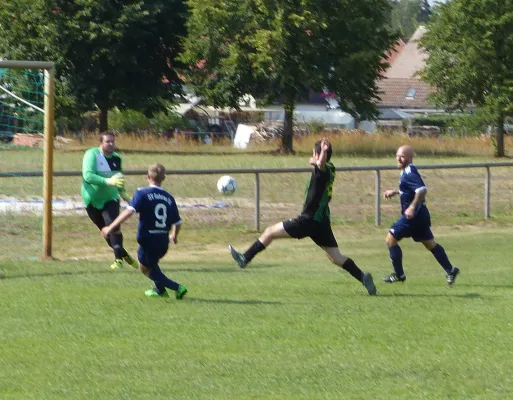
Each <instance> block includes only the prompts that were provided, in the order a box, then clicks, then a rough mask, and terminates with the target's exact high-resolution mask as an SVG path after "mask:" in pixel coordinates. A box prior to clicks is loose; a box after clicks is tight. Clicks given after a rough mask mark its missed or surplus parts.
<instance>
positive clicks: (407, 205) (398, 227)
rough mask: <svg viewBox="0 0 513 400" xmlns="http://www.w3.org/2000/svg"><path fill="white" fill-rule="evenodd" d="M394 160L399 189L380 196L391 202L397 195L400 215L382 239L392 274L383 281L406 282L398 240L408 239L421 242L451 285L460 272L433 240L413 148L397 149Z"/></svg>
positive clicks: (425, 190) (424, 192)
mask: <svg viewBox="0 0 513 400" xmlns="http://www.w3.org/2000/svg"><path fill="white" fill-rule="evenodd" d="M396 160H397V167H398V168H399V169H400V170H401V178H400V180H399V190H395V189H392V190H386V191H385V192H384V194H383V196H384V198H385V199H391V198H392V197H394V196H395V195H400V199H401V214H402V215H401V217H400V218H399V219H398V220H397V221H396V222H395V223H394V224H393V225H392V227H391V228H390V230H389V231H388V234H387V237H386V239H385V242H386V244H387V246H388V251H389V252H390V260H391V261H392V265H393V267H394V272H392V273H391V274H390V275H388V276H386V277H385V278H384V279H383V280H384V281H385V282H388V283H394V282H404V281H405V280H406V275H405V273H404V269H403V253H402V250H401V247H399V241H400V240H401V239H403V238H408V237H411V238H412V239H413V240H414V241H416V242H421V243H422V244H423V245H424V246H425V247H426V249H428V250H429V251H430V252H431V253H432V254H433V256H434V257H435V258H436V260H437V261H438V263H439V264H440V265H441V266H442V268H443V269H444V270H445V272H446V274H447V283H448V284H449V285H452V284H453V283H454V281H455V280H456V277H457V276H458V274H459V273H460V270H459V269H458V268H456V267H455V266H453V265H452V264H451V262H450V261H449V258H448V257H447V254H446V253H445V250H444V248H443V247H442V246H440V245H439V244H437V243H436V242H435V240H434V236H433V233H432V232H431V217H430V215H429V210H428V208H427V206H426V203H425V199H426V193H427V187H426V185H424V181H423V180H422V178H421V176H420V174H419V171H418V170H417V168H416V167H415V166H414V165H413V148H412V147H411V146H401V147H399V149H398V150H397V153H396Z"/></svg>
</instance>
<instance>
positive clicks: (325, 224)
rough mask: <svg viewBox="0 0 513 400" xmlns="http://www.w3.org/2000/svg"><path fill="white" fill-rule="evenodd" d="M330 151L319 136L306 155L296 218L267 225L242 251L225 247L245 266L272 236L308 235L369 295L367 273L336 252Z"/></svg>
mask: <svg viewBox="0 0 513 400" xmlns="http://www.w3.org/2000/svg"><path fill="white" fill-rule="evenodd" d="M331 153H332V148H331V143H330V142H329V141H328V140H326V139H323V140H319V141H317V142H316V143H315V146H314V149H313V155H312V157H311V158H310V164H311V165H313V167H314V169H313V171H312V175H311V177H310V179H309V180H308V183H307V186H306V194H305V203H304V205H303V211H302V212H301V214H300V215H299V216H298V217H296V218H293V219H288V220H286V221H283V222H278V223H277V224H275V225H272V226H270V227H268V228H267V229H266V230H265V231H264V233H263V234H262V235H261V236H260V237H259V238H258V240H256V241H255V242H254V243H253V244H252V245H251V246H250V247H249V248H248V249H247V250H246V252H245V253H239V252H238V251H236V250H235V249H234V248H233V247H232V246H228V249H229V250H230V253H231V255H232V257H233V258H234V260H235V261H236V262H237V264H239V267H241V268H245V267H246V266H247V265H248V263H249V262H250V261H251V260H252V259H253V258H254V257H255V256H256V255H257V254H258V253H259V252H261V251H263V250H265V249H266V248H267V247H268V246H269V245H270V244H271V242H272V241H273V240H274V239H280V238H295V239H303V238H305V237H309V238H310V239H312V240H313V241H314V243H315V244H317V245H318V246H319V247H321V248H322V249H323V250H324V251H325V252H326V254H327V256H328V258H329V259H330V261H331V262H332V263H334V264H336V265H338V266H340V267H342V268H343V269H344V270H346V271H347V272H349V273H350V274H351V276H353V277H354V278H355V279H357V280H358V281H360V282H361V283H362V284H363V285H364V286H365V288H366V289H367V291H368V293H369V294H370V295H375V294H376V286H375V285H374V282H373V280H372V276H371V274H369V273H364V272H362V270H361V269H360V268H358V266H357V265H356V264H355V263H354V261H353V260H352V259H351V258H349V257H346V256H344V255H342V254H341V253H340V250H339V248H338V244H337V241H336V239H335V236H334V235H333V231H332V229H331V222H330V208H329V202H330V200H331V197H332V193H333V183H334V181H335V166H334V165H333V164H332V163H331V162H330V159H331Z"/></svg>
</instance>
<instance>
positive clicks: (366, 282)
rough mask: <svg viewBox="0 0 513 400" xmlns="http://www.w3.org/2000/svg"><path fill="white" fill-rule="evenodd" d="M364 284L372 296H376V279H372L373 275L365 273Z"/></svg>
mask: <svg viewBox="0 0 513 400" xmlns="http://www.w3.org/2000/svg"><path fill="white" fill-rule="evenodd" d="M362 284H363V286H365V289H367V292H369V295H370V296H376V285H374V281H373V280H372V275H371V274H369V273H364V274H363V277H362Z"/></svg>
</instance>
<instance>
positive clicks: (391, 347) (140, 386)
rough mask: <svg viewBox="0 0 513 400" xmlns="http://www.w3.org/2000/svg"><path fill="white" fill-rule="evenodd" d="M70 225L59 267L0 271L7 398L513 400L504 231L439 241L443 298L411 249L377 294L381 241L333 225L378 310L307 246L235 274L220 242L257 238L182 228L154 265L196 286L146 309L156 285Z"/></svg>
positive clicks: (26, 264) (276, 251)
mask: <svg viewBox="0 0 513 400" xmlns="http://www.w3.org/2000/svg"><path fill="white" fill-rule="evenodd" d="M77 228H78V229H80V228H84V232H83V234H82V235H81V237H80V238H79V237H77V236H78V235H77V234H71V233H70V234H68V239H67V240H66V241H64V243H66V244H67V245H69V246H70V248H69V249H67V250H66V251H65V250H63V249H62V245H63V243H62V241H60V242H59V243H61V244H57V249H58V253H59V254H62V255H63V256H62V259H61V260H60V261H56V262H44V263H42V262H38V261H30V260H24V259H19V260H15V261H13V260H6V259H3V260H0V270H1V274H2V278H3V279H1V280H0V287H1V290H0V304H2V323H1V324H0V335H1V337H2V340H1V342H0V343H1V345H0V363H1V365H2V368H0V398H2V399H17V398H23V399H38V400H41V399H52V400H55V399H91V398H94V399H252V398H254V399H257V398H258V399H300V398H304V399H316V398H326V399H342V398H343V399H510V398H512V396H513V379H512V376H511V370H512V368H513V361H512V360H513V358H512V357H511V355H512V350H511V329H512V327H511V320H512V319H511V318H512V312H511V303H512V301H513V292H512V289H513V284H512V283H511V277H510V275H511V268H510V264H511V254H512V253H511V245H510V244H511V241H512V240H513V233H512V231H511V230H510V229H504V228H500V227H488V228H475V229H470V228H465V229H461V228H460V229H458V228H452V229H451V228H439V229H438V232H437V233H438V235H439V239H440V242H441V243H442V244H443V245H444V246H445V247H446V249H447V251H448V254H449V256H450V257H451V258H452V260H453V262H454V263H455V264H457V265H458V266H459V267H460V268H461V270H462V273H461V275H460V277H459V278H458V280H457V282H456V284H455V286H454V287H448V286H447V284H446V282H445V279H444V278H445V277H444V274H443V271H442V269H441V268H440V267H439V266H438V265H437V264H436V262H435V260H434V259H433V257H432V256H431V255H430V254H429V253H428V252H426V251H425V250H423V248H421V246H419V245H415V244H413V243H412V242H408V241H405V242H404V244H403V251H404V255H405V268H406V271H407V274H408V280H407V281H406V282H405V283H404V284H395V285H390V286H386V285H385V284H384V283H380V282H379V281H380V278H381V277H382V276H383V275H385V274H386V273H388V272H390V266H389V262H388V254H387V251H386V248H385V247H384V245H383V236H384V232H383V231H382V230H379V229H375V228H370V227H368V228H360V229H353V230H349V231H348V230H346V229H344V228H342V227H338V228H336V235H337V237H338V238H339V241H340V244H341V247H342V249H343V250H344V252H345V253H347V254H349V255H351V256H352V257H353V258H354V259H355V260H356V262H357V263H358V264H360V265H361V266H362V267H363V268H364V269H366V270H369V271H370V272H372V273H373V274H374V276H375V278H376V281H377V285H378V293H379V294H378V296H377V297H370V296H368V295H367V294H366V291H365V290H364V288H363V287H362V286H360V285H359V283H358V282H356V281H354V280H352V278H351V277H350V276H349V275H348V274H346V273H345V272H343V271H341V270H339V269H338V268H337V267H335V266H333V265H331V264H330V263H329V262H328V260H327V259H325V258H324V256H323V254H322V251H320V250H318V249H316V248H315V246H314V245H313V244H312V243H311V242H310V241H308V240H304V241H293V240H284V241H278V242H276V243H273V245H272V247H271V248H269V249H268V250H267V251H266V252H264V253H262V255H261V256H260V257H259V258H257V259H255V261H254V262H253V264H251V265H250V266H249V267H248V269H247V270H240V269H238V267H236V266H234V263H233V261H232V260H231V258H230V256H229V254H228V252H227V251H226V244H228V243H233V244H234V245H236V246H238V247H243V246H245V245H247V244H249V243H250V241H251V240H252V239H253V238H254V235H253V234H249V233H244V232H237V231H235V230H234V231H230V230H227V231H220V232H218V235H217V237H214V236H210V237H209V238H208V239H209V240H207V238H204V239H202V238H201V237H202V236H201V234H200V233H199V232H194V231H192V232H187V229H184V232H183V237H182V238H181V239H182V240H181V242H180V243H179V244H178V245H177V246H176V247H173V249H172V250H171V251H170V253H169V254H168V255H167V256H166V258H165V260H164V262H163V263H162V266H163V268H164V270H165V271H166V273H168V274H169V275H170V276H171V277H173V278H175V279H176V280H178V281H179V282H181V283H183V284H185V285H187V286H188V288H189V291H190V293H189V295H188V296H187V297H186V298H185V299H184V300H183V301H177V300H174V299H146V298H145V297H144V295H143V292H144V290H145V289H147V288H148V287H150V282H149V281H148V280H147V279H146V278H145V277H143V276H142V275H140V274H139V273H138V272H136V271H134V270H131V269H126V270H122V271H117V272H111V271H110V270H109V269H108V265H109V263H110V257H109V254H108V251H107V248H106V246H105V245H103V243H102V241H101V239H100V237H99V234H98V233H97V232H96V234H95V235H93V234H92V230H90V229H89V228H86V226H85V223H84V225H83V226H80V225H79V226H78V227H77ZM125 232H129V233H127V235H130V234H133V230H132V227H127V229H126V230H125ZM61 239H62V238H61ZM80 244H82V247H79V246H80ZM127 247H128V248H131V249H134V248H135V245H134V243H133V239H127ZM66 252H68V254H67V255H65V254H66ZM71 254H74V257H76V259H74V257H72V256H71Z"/></svg>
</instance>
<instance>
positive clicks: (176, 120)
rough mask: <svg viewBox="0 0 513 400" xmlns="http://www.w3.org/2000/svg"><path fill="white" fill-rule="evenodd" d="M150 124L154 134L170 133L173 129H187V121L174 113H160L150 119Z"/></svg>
mask: <svg viewBox="0 0 513 400" xmlns="http://www.w3.org/2000/svg"><path fill="white" fill-rule="evenodd" d="M150 124H151V126H152V128H153V129H154V130H155V132H156V133H158V134H162V133H163V132H168V131H172V130H173V129H175V128H179V129H185V128H187V127H188V125H187V121H186V120H184V119H183V118H182V116H181V115H180V114H178V113H176V112H172V111H168V112H165V111H161V112H159V113H157V114H155V115H154V116H153V117H151V118H150Z"/></svg>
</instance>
